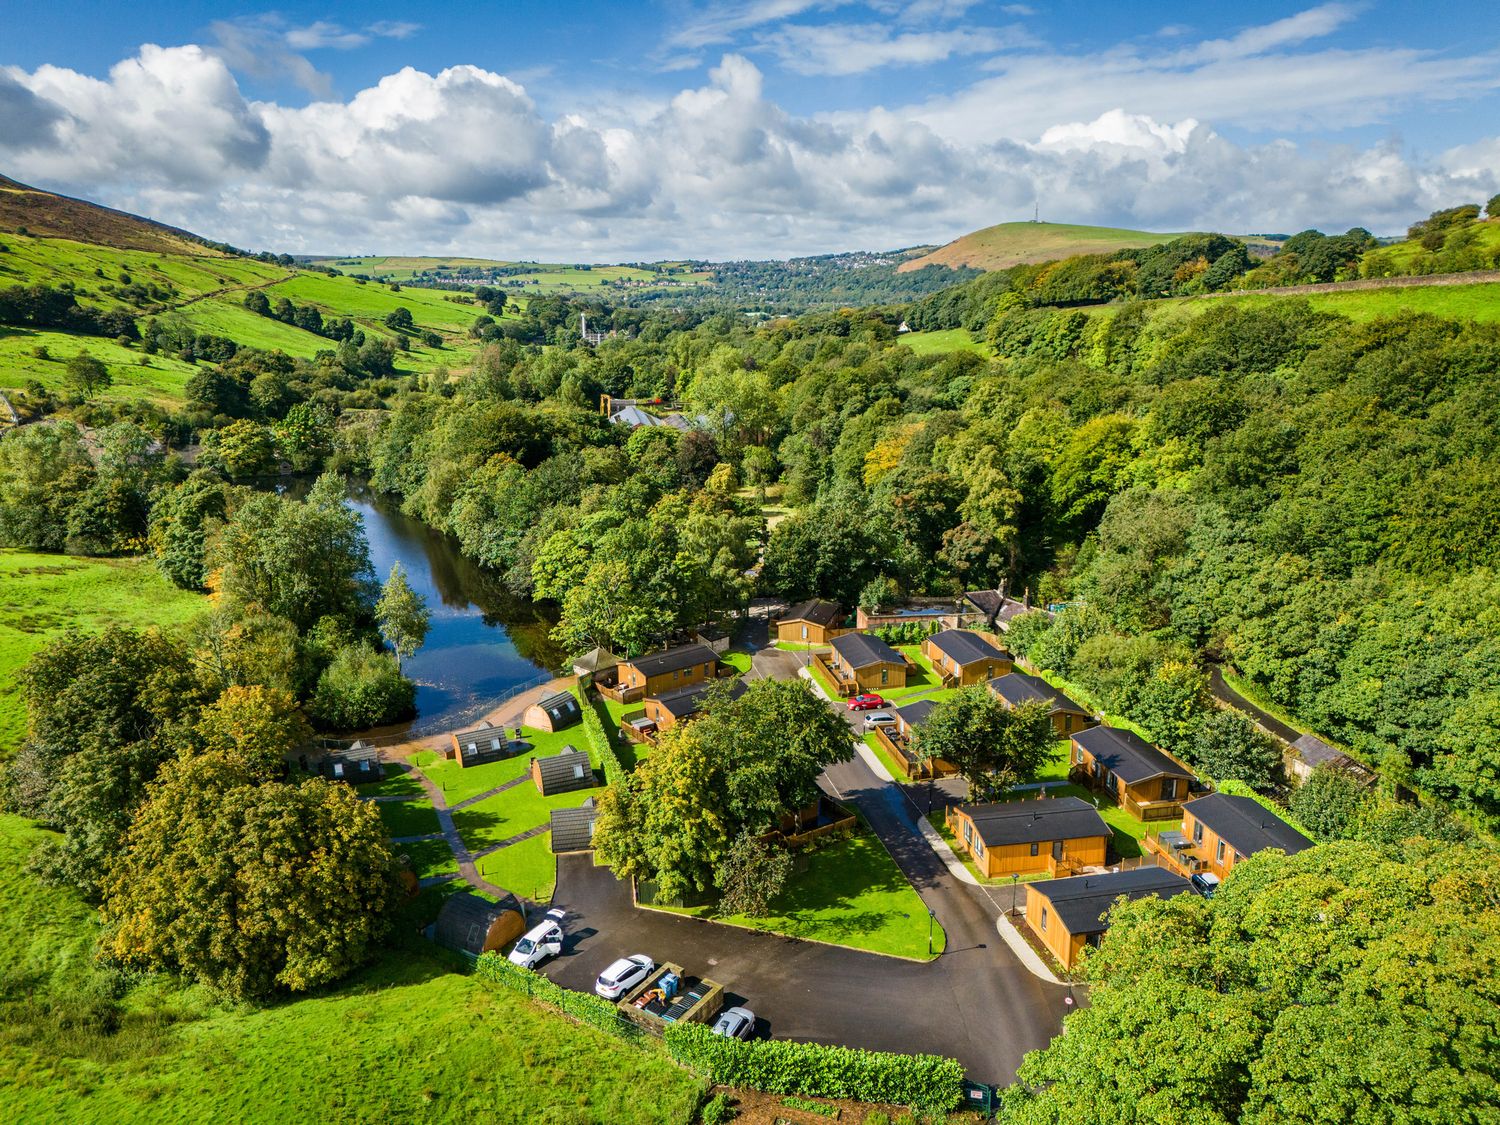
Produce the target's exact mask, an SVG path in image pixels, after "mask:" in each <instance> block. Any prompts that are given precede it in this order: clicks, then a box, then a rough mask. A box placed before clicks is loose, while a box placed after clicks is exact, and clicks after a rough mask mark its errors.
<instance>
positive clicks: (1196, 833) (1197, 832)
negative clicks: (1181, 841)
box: [1193, 820, 1203, 844]
mask: <svg viewBox="0 0 1500 1125" xmlns="http://www.w3.org/2000/svg"><path fill="white" fill-rule="evenodd" d="M1193 843H1195V844H1201V843H1203V822H1202V821H1201V820H1195V821H1193Z"/></svg>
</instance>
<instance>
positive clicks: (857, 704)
mask: <svg viewBox="0 0 1500 1125" xmlns="http://www.w3.org/2000/svg"><path fill="white" fill-rule="evenodd" d="M884 706H885V700H884V699H881V698H880V696H878V695H876V694H875V693H874V692H867V693H865V694H864V695H856V696H855V697H854V698H853V699H851V700H849V710H851V711H873V710H874V709H875V708H877V707H884Z"/></svg>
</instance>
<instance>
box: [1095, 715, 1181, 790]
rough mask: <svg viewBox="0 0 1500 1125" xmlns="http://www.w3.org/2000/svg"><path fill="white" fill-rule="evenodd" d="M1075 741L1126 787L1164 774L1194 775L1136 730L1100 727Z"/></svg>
mask: <svg viewBox="0 0 1500 1125" xmlns="http://www.w3.org/2000/svg"><path fill="white" fill-rule="evenodd" d="M1073 741H1074V742H1076V743H1078V745H1080V746H1082V747H1083V748H1084V749H1085V750H1087V751H1088V752H1089V753H1090V754H1092V755H1093V757H1094V761H1096V762H1098V763H1099V764H1100V765H1102V766H1104V767H1105V768H1106V769H1108V770H1110V771H1112V772H1113V773H1114V775H1115V776H1116V777H1118V778H1119V779H1120V780H1121V781H1123V782H1124V783H1125V784H1126V785H1134V784H1135V783H1136V782H1138V781H1145V780H1146V779H1147V778H1150V777H1159V776H1161V775H1162V774H1174V775H1176V776H1178V777H1187V778H1191V777H1192V776H1193V772H1192V771H1191V770H1190V769H1188V768H1187V766H1185V765H1183V764H1182V763H1181V762H1179V761H1178V760H1177V759H1176V758H1174V757H1172V756H1171V755H1170V754H1168V753H1167V752H1166V751H1165V750H1161V749H1159V748H1157V747H1155V746H1152V745H1151V743H1149V742H1147V741H1146V740H1145V739H1144V738H1142V737H1141V736H1140V735H1138V734H1136V733H1135V731H1130V730H1122V729H1120V728H1119V727H1106V726H1098V727H1093V728H1091V729H1089V730H1086V731H1080V732H1079V733H1078V734H1075V735H1074V736H1073Z"/></svg>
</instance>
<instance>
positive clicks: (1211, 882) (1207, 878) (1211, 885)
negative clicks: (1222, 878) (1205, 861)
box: [1188, 871, 1219, 898]
mask: <svg viewBox="0 0 1500 1125" xmlns="http://www.w3.org/2000/svg"><path fill="white" fill-rule="evenodd" d="M1188 883H1189V884H1190V885H1191V886H1192V888H1193V890H1195V891H1197V892H1198V893H1199V894H1200V895H1202V896H1203V897H1204V898H1213V897H1214V892H1215V891H1216V890H1218V889H1219V877H1218V876H1217V875H1215V874H1214V873H1213V872H1211V871H1200V872H1198V874H1196V875H1194V876H1193V877H1192V878H1191V879H1189V880H1188Z"/></svg>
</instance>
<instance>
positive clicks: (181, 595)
mask: <svg viewBox="0 0 1500 1125" xmlns="http://www.w3.org/2000/svg"><path fill="white" fill-rule="evenodd" d="M0 590H3V591H4V592H5V593H4V596H3V597H0V756H4V755H6V754H8V753H10V752H11V751H12V750H14V749H15V746H16V743H17V742H19V741H20V739H21V736H22V735H23V734H24V732H25V727H26V714H25V705H24V704H23V702H22V700H21V695H20V689H19V688H18V687H17V686H16V673H17V672H18V671H20V669H21V666H22V665H24V664H25V663H26V661H27V660H29V659H31V654H32V653H34V652H36V651H37V649H39V648H41V647H42V646H43V645H44V644H46V643H47V641H48V640H49V639H51V638H52V637H55V636H57V635H58V634H60V633H63V632H65V631H67V630H68V629H90V630H94V629H103V628H105V627H106V626H108V625H128V626H134V627H141V626H145V625H175V624H177V623H179V622H182V621H186V620H188V619H189V618H191V617H193V616H194V615H195V614H197V613H199V612H201V611H202V610H204V609H205V608H206V607H207V605H208V599H207V598H205V597H202V596H201V595H198V594H191V593H188V592H187V591H186V590H179V589H178V588H177V587H175V586H173V585H172V584H171V583H170V582H168V581H167V580H166V579H165V578H163V577H162V576H161V573H160V572H159V571H158V570H157V569H156V568H155V567H154V566H152V565H151V563H150V562H148V561H146V560H145V559H82V558H76V557H73V556H69V555H41V554H32V553H30V552H27V551H13V550H4V549H0Z"/></svg>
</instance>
